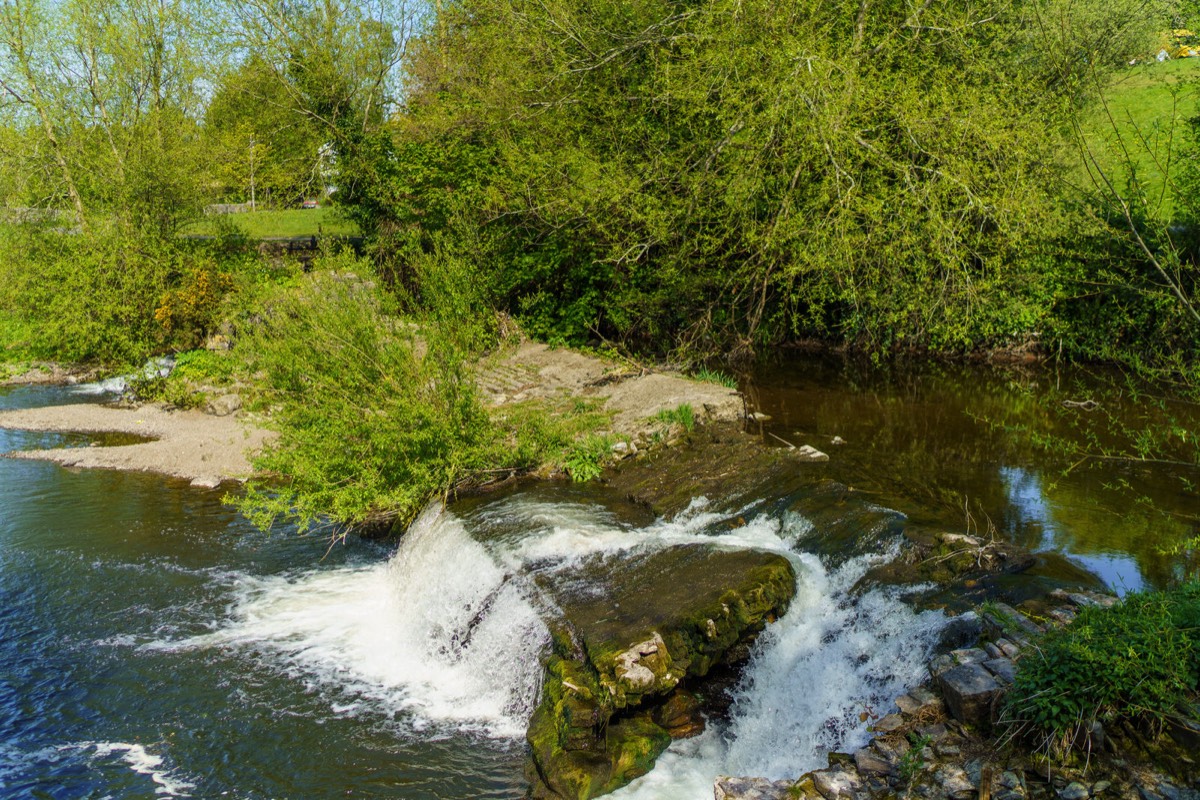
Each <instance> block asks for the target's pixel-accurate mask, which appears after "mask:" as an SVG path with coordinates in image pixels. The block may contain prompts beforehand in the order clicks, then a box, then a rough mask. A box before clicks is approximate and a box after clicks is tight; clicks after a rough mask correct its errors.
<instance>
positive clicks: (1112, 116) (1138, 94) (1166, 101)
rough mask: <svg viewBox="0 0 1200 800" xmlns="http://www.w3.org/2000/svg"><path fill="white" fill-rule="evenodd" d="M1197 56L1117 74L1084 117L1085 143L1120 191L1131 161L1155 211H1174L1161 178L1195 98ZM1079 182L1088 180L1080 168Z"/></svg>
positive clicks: (1199, 93) (1170, 167)
mask: <svg viewBox="0 0 1200 800" xmlns="http://www.w3.org/2000/svg"><path fill="white" fill-rule="evenodd" d="M1197 79H1200V58H1183V59H1175V60H1172V61H1165V62H1163V63H1161V64H1159V63H1156V62H1150V63H1148V64H1140V65H1138V66H1135V67H1131V68H1129V69H1128V70H1126V71H1124V72H1122V73H1121V74H1119V75H1118V76H1117V77H1116V79H1115V80H1114V81H1113V82H1112V83H1111V84H1110V85H1109V88H1108V90H1107V91H1106V92H1105V94H1104V101H1105V102H1104V105H1102V106H1098V107H1097V108H1096V109H1095V110H1094V111H1093V112H1092V114H1091V115H1090V116H1089V117H1088V118H1087V119H1086V120H1085V121H1084V131H1083V133H1084V142H1085V143H1086V146H1087V148H1088V150H1089V151H1090V153H1091V154H1092V155H1094V156H1095V159H1096V161H1097V162H1098V163H1099V165H1100V166H1101V167H1102V168H1103V169H1104V171H1105V172H1106V173H1108V174H1109V177H1110V179H1112V180H1113V182H1114V184H1115V185H1116V186H1117V187H1118V189H1121V190H1124V187H1125V184H1126V181H1127V179H1128V176H1129V168H1128V164H1129V163H1132V164H1133V166H1134V169H1135V170H1136V172H1137V174H1138V177H1139V178H1140V180H1141V181H1142V182H1143V183H1144V185H1145V187H1146V194H1147V200H1148V201H1149V203H1150V207H1151V208H1152V209H1154V210H1156V212H1157V214H1158V215H1159V216H1160V217H1162V218H1164V219H1169V218H1170V215H1171V212H1172V210H1173V205H1174V204H1173V203H1172V199H1171V196H1170V192H1169V191H1167V188H1168V187H1167V180H1166V176H1167V175H1169V174H1170V173H1171V172H1172V171H1173V168H1174V166H1175V160H1176V159H1177V158H1178V156H1179V151H1180V147H1181V145H1182V144H1183V143H1184V140H1185V138H1186V132H1187V125H1186V122H1187V120H1188V119H1190V118H1191V117H1194V116H1196V112H1197V99H1198V98H1200V91H1198V90H1200V85H1198V83H1197ZM1080 180H1082V181H1083V182H1084V185H1085V186H1089V187H1090V184H1091V181H1090V179H1089V178H1088V176H1087V174H1086V172H1084V171H1083V169H1082V168H1080Z"/></svg>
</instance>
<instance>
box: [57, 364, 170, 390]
mask: <svg viewBox="0 0 1200 800" xmlns="http://www.w3.org/2000/svg"><path fill="white" fill-rule="evenodd" d="M173 369H175V359H174V358H173V357H172V356H163V357H162V358H155V359H151V360H150V361H147V362H146V363H145V364H144V365H142V368H141V369H139V370H138V371H137V372H132V373H130V374H128V375H116V376H114V377H112V378H105V379H104V380H102V381H92V382H90V383H81V384H78V385H76V386H72V387H71V391H72V392H74V393H75V394H121V393H123V392H124V391H125V390H126V389H128V388H129V385H130V384H131V383H133V382H134V381H139V380H150V379H152V378H165V377H167V376H168V375H170V374H171V370H173Z"/></svg>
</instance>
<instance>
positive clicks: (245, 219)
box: [181, 206, 358, 239]
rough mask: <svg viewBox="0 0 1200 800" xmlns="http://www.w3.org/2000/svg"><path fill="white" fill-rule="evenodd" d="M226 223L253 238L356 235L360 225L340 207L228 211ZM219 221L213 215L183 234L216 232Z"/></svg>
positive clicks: (198, 222) (195, 223)
mask: <svg viewBox="0 0 1200 800" xmlns="http://www.w3.org/2000/svg"><path fill="white" fill-rule="evenodd" d="M222 220H223V221H225V222H230V223H233V224H234V225H236V226H237V227H238V228H240V229H241V230H242V232H243V233H245V234H246V235H247V236H249V237H250V238H252V239H261V238H265V237H271V236H316V235H318V234H325V235H329V236H353V235H355V234H357V233H358V227H357V226H356V225H355V224H354V223H353V222H351V221H349V220H347V219H345V218H343V217H342V216H341V214H340V213H339V211H338V210H337V209H336V208H333V207H331V206H322V207H321V208H285V209H279V210H276V211H252V212H248V213H245V214H227V215H225V216H224V217H222ZM215 222H216V220H215V219H214V218H212V217H208V218H206V219H202V220H198V221H197V222H193V223H192V224H191V225H188V226H186V227H185V228H184V229H183V230H182V231H181V233H183V234H185V235H187V234H191V235H206V234H207V235H211V234H213V233H216V231H217V226H216V224H215Z"/></svg>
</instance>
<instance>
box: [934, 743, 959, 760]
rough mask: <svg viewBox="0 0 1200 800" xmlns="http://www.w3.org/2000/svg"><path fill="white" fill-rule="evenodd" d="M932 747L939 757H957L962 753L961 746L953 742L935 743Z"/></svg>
mask: <svg viewBox="0 0 1200 800" xmlns="http://www.w3.org/2000/svg"><path fill="white" fill-rule="evenodd" d="M933 749H934V752H936V753H937V754H938V756H939V757H941V758H957V757H958V756H960V755H962V748H961V747H958V746H957V745H953V744H943V745H935V746H934V748H933Z"/></svg>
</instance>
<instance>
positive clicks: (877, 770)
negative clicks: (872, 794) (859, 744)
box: [854, 747, 892, 775]
mask: <svg viewBox="0 0 1200 800" xmlns="http://www.w3.org/2000/svg"><path fill="white" fill-rule="evenodd" d="M854 767H855V769H857V770H858V772H859V774H862V775H869V774H875V775H887V774H888V773H890V772H891V771H892V764H891V763H890V762H889V761H888V760H887V759H886V758H884V757H883V756H882V755H880V754H879V753H878V752H876V751H874V750H871V749H870V748H866V747H864V748H863V749H862V750H859V751H857V752H856V753H855V754H854Z"/></svg>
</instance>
